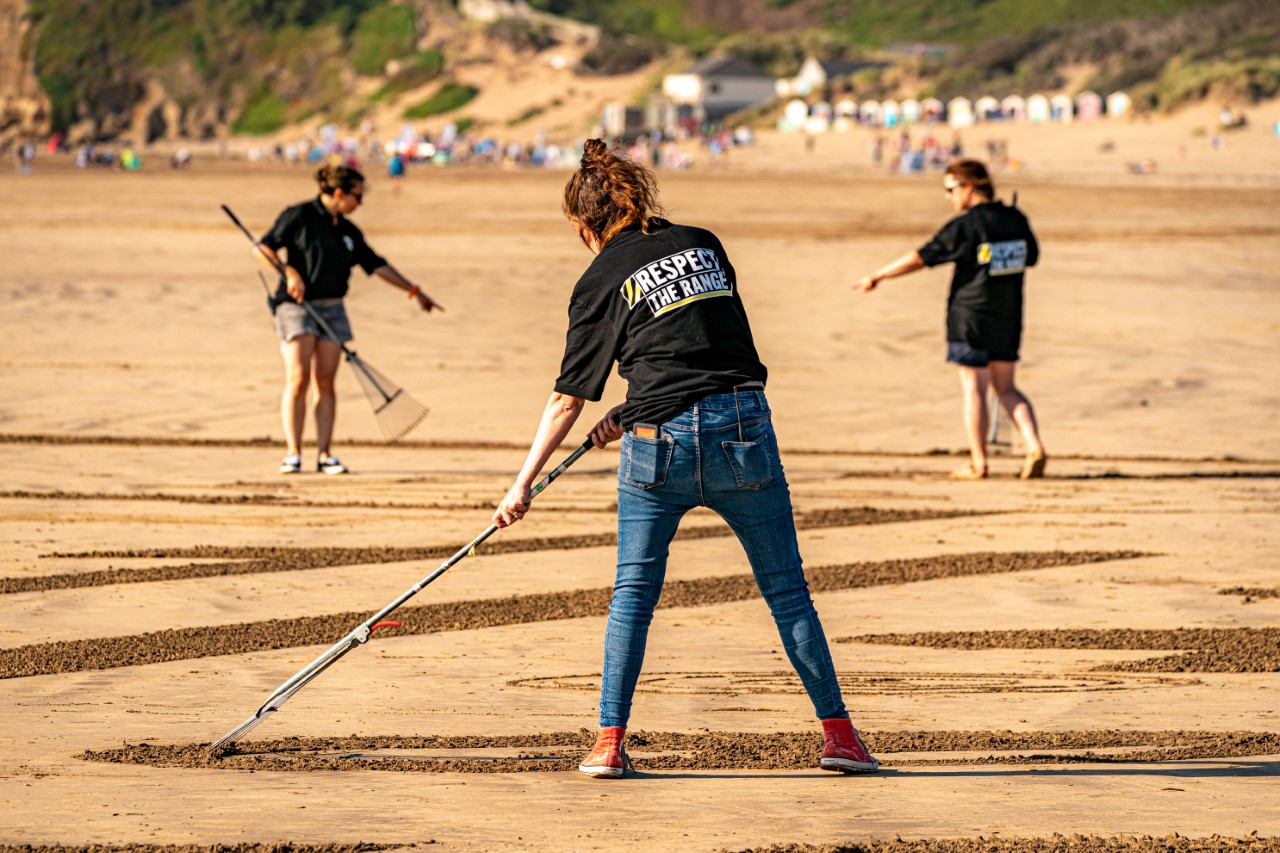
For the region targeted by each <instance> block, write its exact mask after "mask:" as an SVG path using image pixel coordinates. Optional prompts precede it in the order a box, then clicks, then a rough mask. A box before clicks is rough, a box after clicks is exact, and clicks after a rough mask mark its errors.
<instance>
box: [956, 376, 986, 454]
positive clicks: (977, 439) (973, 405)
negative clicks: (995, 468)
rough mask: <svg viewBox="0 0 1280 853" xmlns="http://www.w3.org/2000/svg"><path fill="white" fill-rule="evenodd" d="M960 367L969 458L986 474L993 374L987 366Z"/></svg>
mask: <svg viewBox="0 0 1280 853" xmlns="http://www.w3.org/2000/svg"><path fill="white" fill-rule="evenodd" d="M959 368H960V394H961V400H962V403H963V406H964V431H965V436H966V437H967V438H968V439H969V459H970V463H971V464H972V466H973V470H974V472H975V473H978V474H985V473H986V470H987V425H988V421H987V418H988V412H987V389H988V388H989V387H990V384H991V374H990V373H989V372H988V370H987V368H985V367H968V366H966V365H963V364H962V365H959Z"/></svg>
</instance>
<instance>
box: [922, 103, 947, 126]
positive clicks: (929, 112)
mask: <svg viewBox="0 0 1280 853" xmlns="http://www.w3.org/2000/svg"><path fill="white" fill-rule="evenodd" d="M946 112H947V105H946V104H944V103H942V101H939V100H938V99H937V98H925V99H924V100H923V101H921V102H920V117H921V118H923V119H924V120H925V121H942V119H943V118H944V117H945V115H946Z"/></svg>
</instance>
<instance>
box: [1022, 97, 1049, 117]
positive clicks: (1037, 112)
mask: <svg viewBox="0 0 1280 853" xmlns="http://www.w3.org/2000/svg"><path fill="white" fill-rule="evenodd" d="M1048 120H1049V99H1048V98H1046V97H1045V96H1044V95H1032V96H1031V97H1030V98H1027V121H1034V122H1046V121H1048Z"/></svg>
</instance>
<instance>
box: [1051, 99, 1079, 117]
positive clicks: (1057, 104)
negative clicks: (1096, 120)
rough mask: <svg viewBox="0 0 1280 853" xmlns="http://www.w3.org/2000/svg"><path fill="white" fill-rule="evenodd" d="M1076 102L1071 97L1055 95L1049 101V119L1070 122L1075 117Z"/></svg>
mask: <svg viewBox="0 0 1280 853" xmlns="http://www.w3.org/2000/svg"><path fill="white" fill-rule="evenodd" d="M1075 109H1076V102H1075V101H1073V100H1071V96H1070V95H1054V96H1053V97H1052V98H1050V99H1049V118H1051V119H1053V120H1054V121H1061V122H1070V121H1071V120H1072V119H1073V118H1074V117H1075Z"/></svg>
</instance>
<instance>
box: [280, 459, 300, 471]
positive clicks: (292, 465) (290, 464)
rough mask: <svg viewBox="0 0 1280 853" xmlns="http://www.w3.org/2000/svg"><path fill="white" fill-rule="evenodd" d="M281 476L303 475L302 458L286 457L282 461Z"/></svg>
mask: <svg viewBox="0 0 1280 853" xmlns="http://www.w3.org/2000/svg"><path fill="white" fill-rule="evenodd" d="M280 473H281V474H301V473H302V457H301V456H286V457H285V458H283V459H281V460H280Z"/></svg>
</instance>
